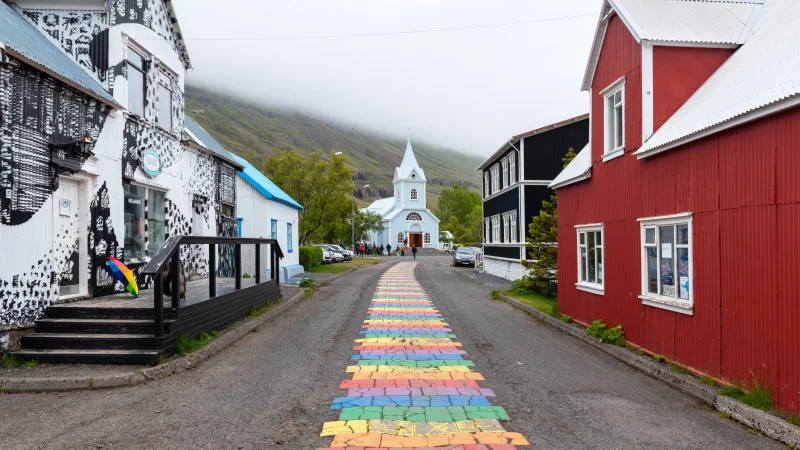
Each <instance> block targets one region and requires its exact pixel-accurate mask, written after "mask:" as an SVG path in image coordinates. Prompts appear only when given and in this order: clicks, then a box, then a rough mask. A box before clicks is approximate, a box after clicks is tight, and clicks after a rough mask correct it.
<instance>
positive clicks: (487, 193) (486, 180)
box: [483, 171, 492, 198]
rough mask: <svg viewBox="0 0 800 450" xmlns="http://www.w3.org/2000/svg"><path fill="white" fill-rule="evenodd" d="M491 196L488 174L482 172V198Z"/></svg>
mask: <svg viewBox="0 0 800 450" xmlns="http://www.w3.org/2000/svg"><path fill="white" fill-rule="evenodd" d="M490 195H492V192H491V186H490V185H489V172H488V171H486V172H483V198H486V197H488V196H490Z"/></svg>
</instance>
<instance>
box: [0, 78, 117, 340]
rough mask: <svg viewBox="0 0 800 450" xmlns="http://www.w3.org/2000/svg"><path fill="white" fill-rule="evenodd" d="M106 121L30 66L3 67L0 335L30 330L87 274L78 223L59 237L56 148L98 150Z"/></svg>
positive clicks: (101, 112) (93, 104)
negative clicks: (90, 146) (88, 143)
mask: <svg viewBox="0 0 800 450" xmlns="http://www.w3.org/2000/svg"><path fill="white" fill-rule="evenodd" d="M108 113H109V108H108V107H107V106H105V105H102V104H100V103H98V102H97V101H95V100H94V99H92V98H90V97H88V96H86V95H84V94H82V93H80V92H78V91H76V90H73V89H71V88H70V87H68V86H66V85H64V84H63V83H61V82H59V81H57V80H55V79H53V78H51V77H49V76H47V75H44V74H42V73H41V72H38V71H35V70H33V69H31V68H30V67H28V66H25V65H23V64H20V65H17V66H15V67H14V66H9V65H0V231H2V241H3V247H4V251H3V252H2V254H0V327H7V326H17V325H21V324H29V323H31V322H32V321H33V320H34V319H35V318H36V317H37V316H38V315H39V314H41V312H42V310H43V309H44V308H45V307H46V306H47V305H48V304H50V303H51V302H52V301H53V300H55V299H56V298H57V295H58V285H59V282H60V281H61V279H62V278H63V277H66V278H70V277H74V276H76V275H78V273H79V271H80V270H87V269H88V268H77V269H76V267H75V261H76V259H77V258H76V251H77V242H78V239H79V236H78V233H79V230H80V227H79V226H78V224H79V221H80V218H79V217H70V220H69V221H68V224H62V225H61V226H59V228H58V229H54V225H53V216H52V211H53V193H54V192H55V190H56V189H57V188H58V177H57V176H56V175H57V172H56V169H55V168H54V167H53V166H52V165H51V164H50V154H51V151H50V144H59V143H74V142H76V141H77V140H78V139H80V138H81V137H83V136H87V137H89V138H90V139H91V140H92V141H94V142H97V139H98V137H99V135H100V134H101V131H102V130H103V128H104V126H105V123H106V119H107V117H108ZM33 236H35V238H33ZM19 242H25V243H26V244H25V246H20V245H18V244H19ZM12 244H13V245H12Z"/></svg>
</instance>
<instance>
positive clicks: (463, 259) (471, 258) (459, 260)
mask: <svg viewBox="0 0 800 450" xmlns="http://www.w3.org/2000/svg"><path fill="white" fill-rule="evenodd" d="M475 250H476V249H475V248H473V247H459V248H457V249H456V252H455V253H454V254H453V266H470V267H475V256H476V254H477V252H476V251H475Z"/></svg>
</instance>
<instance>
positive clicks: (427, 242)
mask: <svg viewBox="0 0 800 450" xmlns="http://www.w3.org/2000/svg"><path fill="white" fill-rule="evenodd" d="M424 243H426V244H430V243H431V234H430V233H425V240H424Z"/></svg>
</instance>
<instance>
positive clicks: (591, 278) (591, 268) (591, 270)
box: [586, 233, 597, 283]
mask: <svg viewBox="0 0 800 450" xmlns="http://www.w3.org/2000/svg"><path fill="white" fill-rule="evenodd" d="M586 242H587V243H586V247H587V248H588V250H589V254H588V261H587V271H588V274H587V276H586V278H587V281H588V282H589V283H596V282H597V277H596V276H595V275H596V273H595V272H596V266H595V252H594V233H587V234H586Z"/></svg>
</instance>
